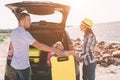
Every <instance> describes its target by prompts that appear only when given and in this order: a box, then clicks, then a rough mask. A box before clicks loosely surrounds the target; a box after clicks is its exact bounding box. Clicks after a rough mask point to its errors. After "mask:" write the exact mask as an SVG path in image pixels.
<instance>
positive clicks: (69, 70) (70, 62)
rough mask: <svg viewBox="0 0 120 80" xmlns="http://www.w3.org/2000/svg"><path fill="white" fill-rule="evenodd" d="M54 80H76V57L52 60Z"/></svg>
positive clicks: (54, 57) (53, 58)
mask: <svg viewBox="0 0 120 80" xmlns="http://www.w3.org/2000/svg"><path fill="white" fill-rule="evenodd" d="M50 61H51V73H52V80H76V73H75V64H74V57H73V56H72V55H69V56H64V57H57V56H52V57H51V59H50Z"/></svg>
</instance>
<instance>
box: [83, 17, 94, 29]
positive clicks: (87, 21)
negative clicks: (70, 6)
mask: <svg viewBox="0 0 120 80" xmlns="http://www.w3.org/2000/svg"><path fill="white" fill-rule="evenodd" d="M82 24H85V25H87V26H86V27H87V28H90V29H91V28H92V27H93V21H92V20H90V19H88V18H85V19H84V20H83V21H82Z"/></svg>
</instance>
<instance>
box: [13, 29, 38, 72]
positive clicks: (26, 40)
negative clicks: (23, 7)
mask: <svg viewBox="0 0 120 80" xmlns="http://www.w3.org/2000/svg"><path fill="white" fill-rule="evenodd" d="M11 41H12V45H13V48H14V53H13V58H12V61H11V66H12V67H13V68H15V69H18V70H21V69H26V68H28V67H30V63H29V46H30V45H32V44H33V42H35V41H36V40H35V39H34V38H33V37H32V36H31V34H30V33H29V32H28V31H26V30H25V29H24V28H22V27H17V28H16V29H14V30H13V31H12V33H11Z"/></svg>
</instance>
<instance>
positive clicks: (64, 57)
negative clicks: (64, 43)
mask: <svg viewBox="0 0 120 80" xmlns="http://www.w3.org/2000/svg"><path fill="white" fill-rule="evenodd" d="M66 60H68V56H62V57H58V58H57V61H59V62H61V61H66Z"/></svg>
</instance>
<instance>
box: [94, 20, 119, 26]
mask: <svg viewBox="0 0 120 80" xmlns="http://www.w3.org/2000/svg"><path fill="white" fill-rule="evenodd" d="M94 26H99V27H104V26H112V27H115V26H120V21H116V22H107V23H98V24H95V25H94Z"/></svg>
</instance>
